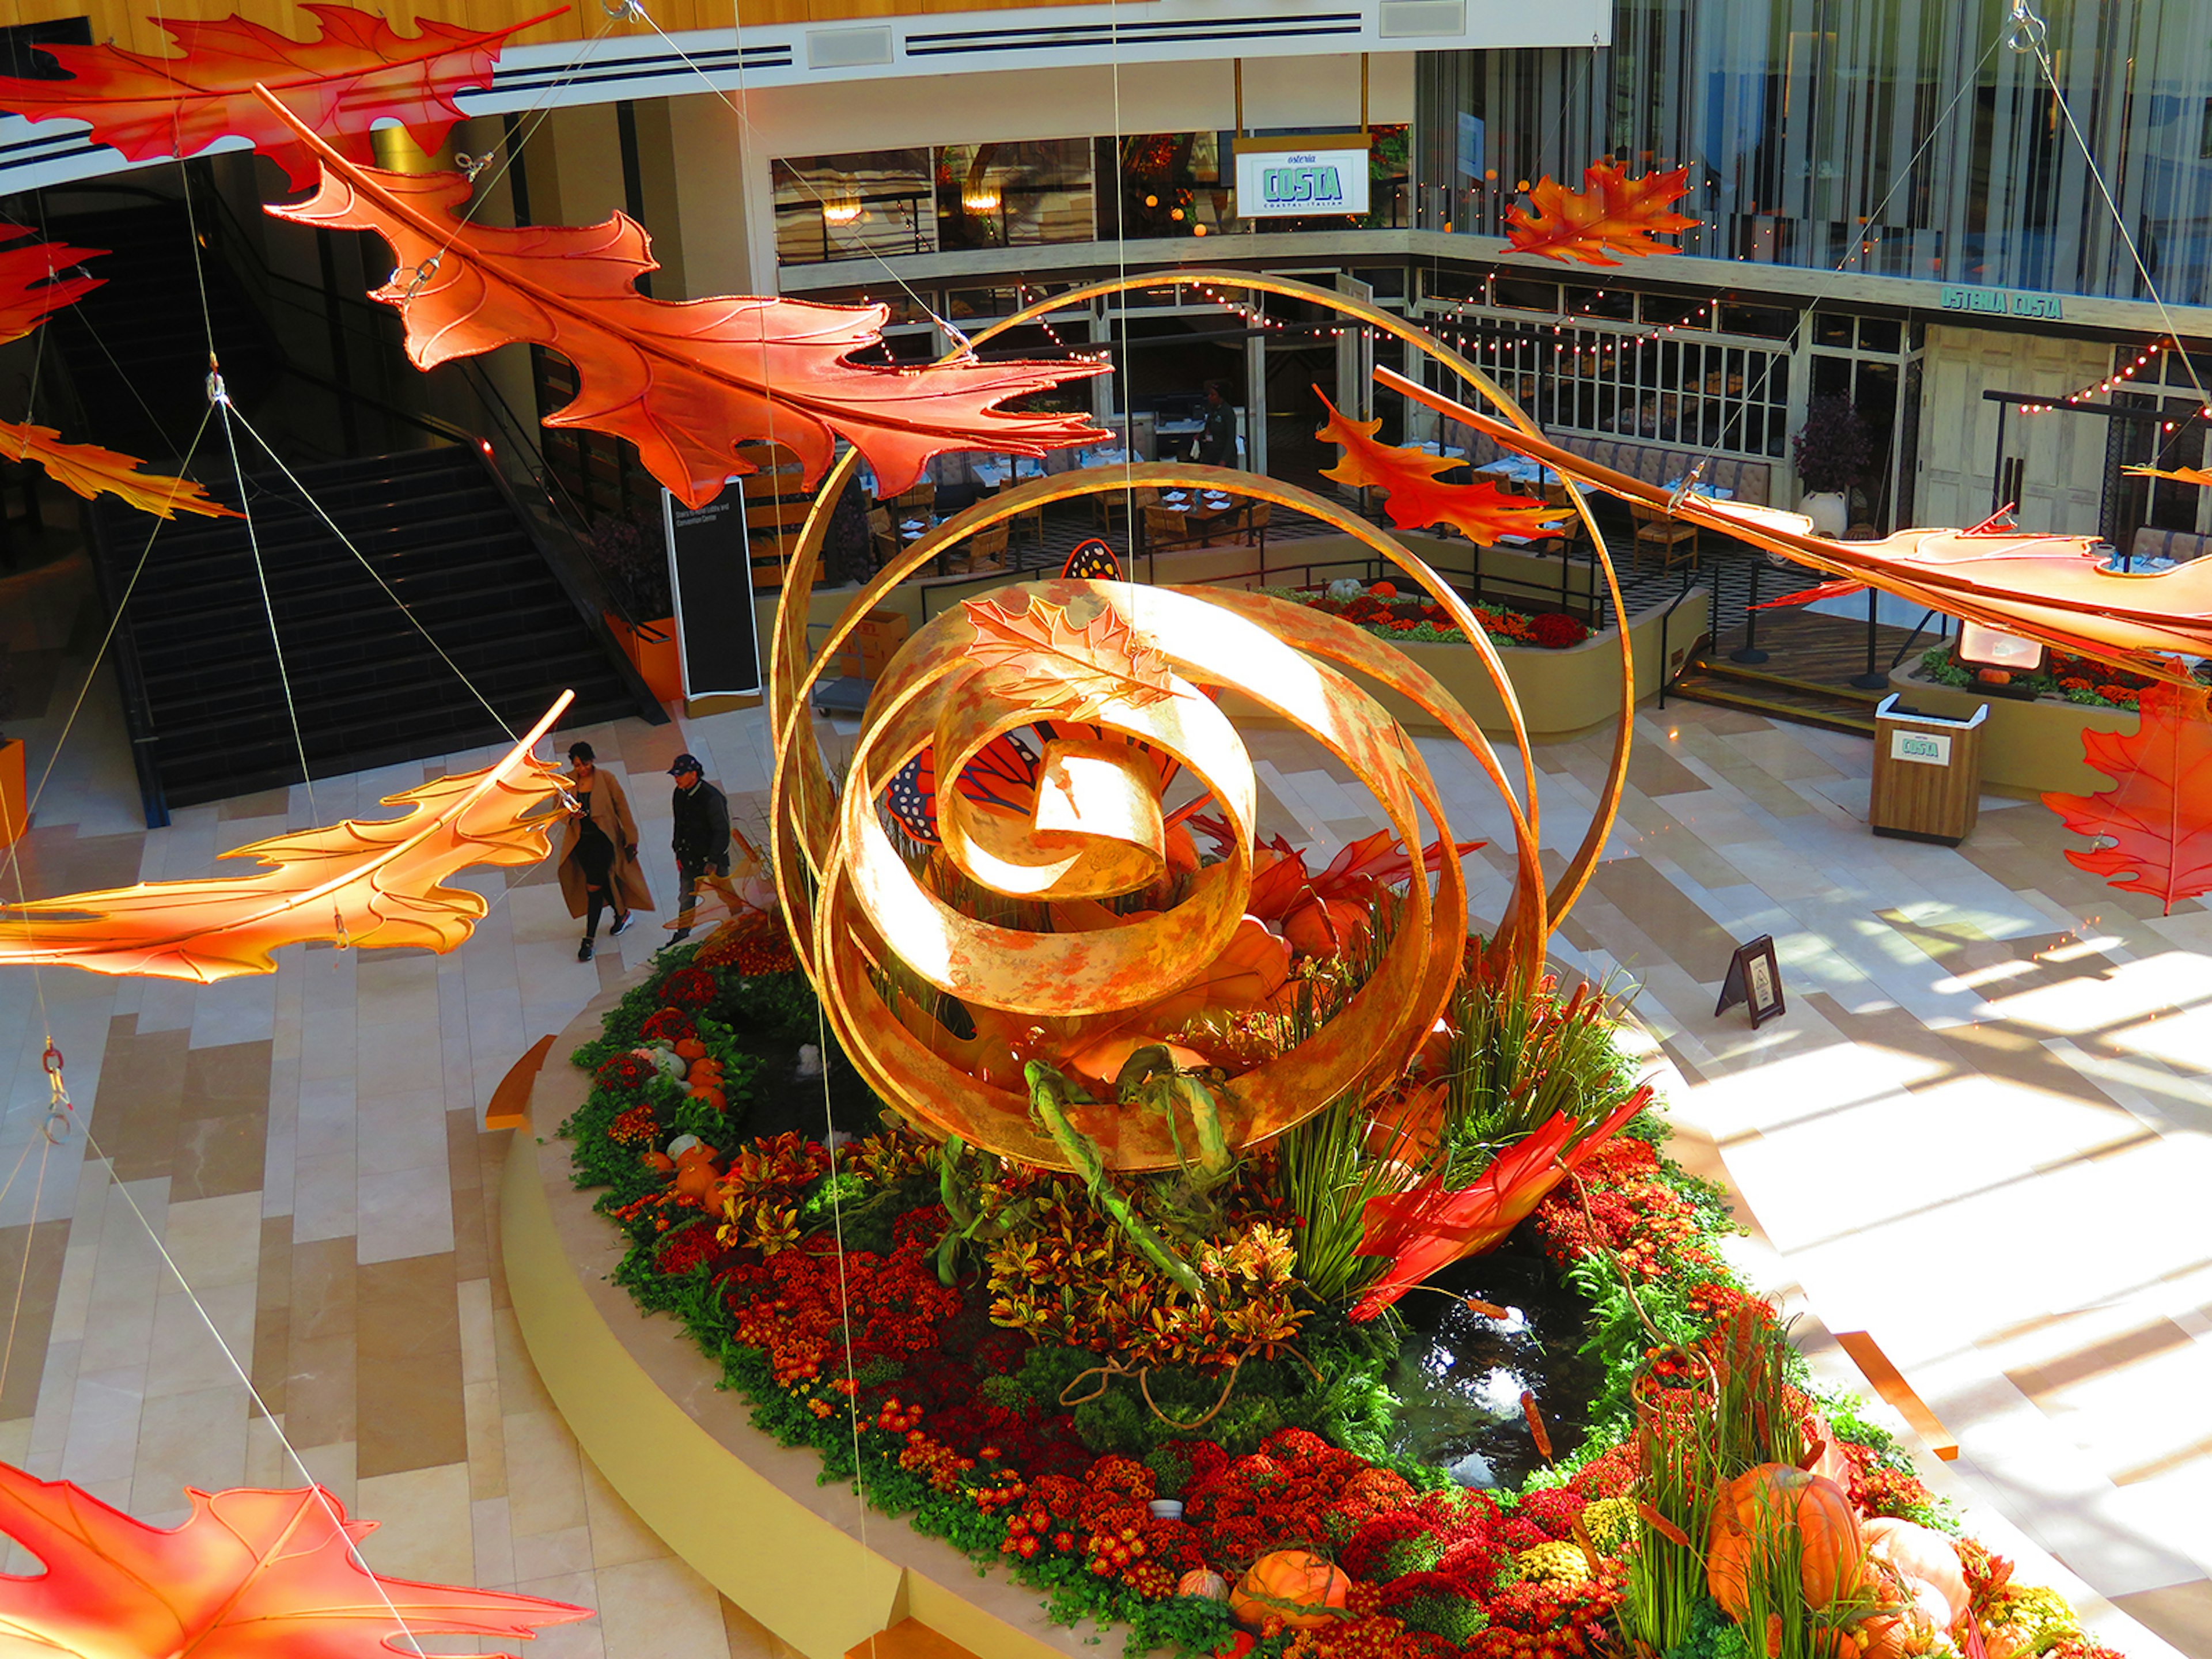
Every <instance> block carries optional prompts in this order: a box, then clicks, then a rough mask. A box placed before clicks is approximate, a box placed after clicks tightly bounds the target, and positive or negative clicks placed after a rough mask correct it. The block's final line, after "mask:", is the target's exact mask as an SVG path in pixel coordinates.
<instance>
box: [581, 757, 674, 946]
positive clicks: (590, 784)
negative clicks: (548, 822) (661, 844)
mask: <svg viewBox="0 0 2212 1659" xmlns="http://www.w3.org/2000/svg"><path fill="white" fill-rule="evenodd" d="M592 760H593V757H592V745H591V744H588V743H575V744H570V745H569V747H568V761H569V764H570V766H571V767H572V768H573V770H572V771H571V773H570V775H569V778H568V790H569V793H571V794H573V795H574V796H575V798H576V810H575V811H574V812H571V813H570V814H569V815H568V825H567V827H566V828H565V829H563V830H562V834H561V896H562V897H563V898H565V899H566V900H568V914H569V915H572V916H582V917H583V918H584V942H583V943H582V944H581V945H578V946H577V947H576V960H577V961H579V962H589V961H590V960H591V959H592V951H593V950H594V949H595V948H597V947H596V944H595V941H596V940H597V939H598V938H599V913H600V912H601V911H602V910H604V909H605V908H606V907H607V906H608V905H609V904H610V903H611V904H612V905H613V906H614V908H615V925H614V926H613V927H611V928H610V929H609V930H608V936H609V937H610V938H611V937H613V935H615V934H617V933H621V932H622V931H623V929H624V928H626V927H629V918H630V912H631V911H633V910H650V909H651V908H653V894H652V892H651V890H648V889H647V886H646V884H645V872H643V871H642V870H641V869H639V868H638V866H637V820H636V819H635V818H633V817H631V816H630V813H629V796H628V795H626V794H624V793H623V787H622V784H621V783H620V781H617V779H615V778H614V777H613V776H611V775H609V774H607V773H605V772H602V771H600V770H599V768H598V767H597V766H595V765H594V764H593V763H592Z"/></svg>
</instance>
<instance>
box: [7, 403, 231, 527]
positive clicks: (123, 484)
mask: <svg viewBox="0 0 2212 1659" xmlns="http://www.w3.org/2000/svg"><path fill="white" fill-rule="evenodd" d="M61 437H62V435H61V434H60V433H58V432H57V431H55V430H54V429H53V428H52V427H46V426H17V425H15V423H14V422H9V421H0V455H4V456H6V457H7V458H8V459H9V460H11V461H36V462H38V464H39V465H41V466H43V467H45V468H46V476H47V477H50V478H52V480H53V481H54V482H55V483H58V484H62V485H64V486H66V487H67V488H69V489H74V490H75V491H76V493H77V494H78V495H82V496H83V497H84V498H85V500H87V501H90V500H91V499H92V498H93V497H94V496H95V495H114V496H117V497H119V498H120V499H121V500H123V501H128V502H129V503H130V504H131V506H133V507H137V509H138V510H139V511H140V512H142V513H152V514H154V516H155V517H156V518H159V519H173V518H175V517H176V516H177V514H178V513H199V514H201V515H203V516H204V517H206V518H210V519H235V518H237V517H239V516H240V514H239V513H237V512H236V511H234V509H232V508H230V507H225V506H224V505H223V504H222V502H221V501H210V499H209V498H208V495H207V492H206V491H205V490H204V489H201V488H200V487H199V485H197V484H196V483H193V482H192V481H191V479H190V478H172V477H167V476H165V475H164V474H162V473H159V472H141V471H139V470H138V469H139V468H140V467H142V466H143V465H146V463H145V462H143V461H142V460H140V459H138V458H137V456H136V455H118V454H117V453H115V452H114V451H113V450H112V449H102V448H100V446H99V445H97V444H65V443H64V442H63V441H61Z"/></svg>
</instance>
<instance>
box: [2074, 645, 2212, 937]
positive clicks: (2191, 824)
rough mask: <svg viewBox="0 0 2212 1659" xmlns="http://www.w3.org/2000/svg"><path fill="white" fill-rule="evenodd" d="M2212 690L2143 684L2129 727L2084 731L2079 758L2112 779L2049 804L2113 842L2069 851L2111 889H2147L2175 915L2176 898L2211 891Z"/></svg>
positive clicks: (2079, 827) (2082, 831)
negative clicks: (2105, 785) (2097, 788)
mask: <svg viewBox="0 0 2212 1659" xmlns="http://www.w3.org/2000/svg"><path fill="white" fill-rule="evenodd" d="M2208 701H2212V688H2207V687H2204V686H2196V687H2188V686H2177V685H2167V684H2154V685H2151V686H2148V687H2146V688H2145V689H2144V691H2143V694H2142V699H2141V702H2140V704H2139V708H2140V709H2141V717H2140V719H2139V720H2138V722H2137V725H2136V729H2135V730H2134V731H2133V732H2082V734H2081V749H2082V756H2083V758H2084V759H2086V760H2087V762H2088V763H2089V764H2090V765H2091V766H2093V767H2095V768H2096V769H2097V770H2099V771H2100V772H2102V773H2104V774H2105V775H2106V776H2107V777H2109V778H2111V779H2112V787H2111V788H2109V789H2103V790H2100V791H2098V793H2095V794H2093V795H2067V794H2059V793H2051V794H2046V795H2045V796H2044V798H2043V804H2044V805H2045V806H2048V807H2049V808H2050V809H2051V811H2054V812H2056V813H2057V814H2058V816H2059V817H2062V818H2063V819H2064V820H2065V821H2066V827H2067V828H2068V829H2071V830H2073V831H2074V832H2075V834H2077V835H2083V836H2102V837H2103V838H2104V839H2105V840H2106V841H2107V842H2111V843H2112V844H2111V845H2110V846H2103V847H2098V848H2094V849H2093V850H2092V851H2089V852H2087V853H2077V852H2073V851H2069V852H2068V853H2067V854H2066V856H2067V859H2068V860H2069V861H2070V862H2071V863H2073V864H2074V865H2075V866H2078V867H2079V868H2081V869H2083V870H2087V871H2089V872H2092V873H2093V874H2095V875H2100V876H2103V877H2105V878H2106V879H2107V880H2108V881H2109V882H2110V883H2111V884H2112V886H2114V887H2119V888H2124V889H2126V890H2129V891H2130V892H2136V893H2148V894H2151V895H2152V896H2154V897H2155V898H2157V899H2158V900H2159V902H2160V903H2162V904H2163V905H2165V907H2166V914H2168V915H2172V911H2173V906H2174V902H2175V901H2176V900H2177V899H2185V898H2195V897H2196V896H2197V895H2198V894H2200V893H2206V892H2212V708H2208V707H2207V704H2208Z"/></svg>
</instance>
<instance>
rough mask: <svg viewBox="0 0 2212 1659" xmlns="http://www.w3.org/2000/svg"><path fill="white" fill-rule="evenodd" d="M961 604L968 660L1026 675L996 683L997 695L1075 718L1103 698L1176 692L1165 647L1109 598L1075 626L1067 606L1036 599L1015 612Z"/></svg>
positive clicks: (1146, 700) (1145, 698) (1141, 701)
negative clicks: (970, 632) (1138, 629)
mask: <svg viewBox="0 0 2212 1659" xmlns="http://www.w3.org/2000/svg"><path fill="white" fill-rule="evenodd" d="M965 609H966V611H967V612H968V622H969V626H970V627H972V628H973V629H975V645H974V647H972V648H971V649H970V650H969V653H968V659H969V661H970V662H973V663H975V664H976V665H978V666H980V667H985V668H1001V667H1003V668H1012V669H1013V670H1015V671H1017V672H1018V673H1020V674H1024V675H1025V676H1026V678H1018V679H1014V680H1012V681H1009V682H1008V683H1007V684H1006V685H1005V686H1004V687H1003V688H1001V689H1000V690H999V692H998V695H999V696H1002V697H1006V698H1008V699H1010V700H1012V701H1016V702H1036V706H1037V707H1038V708H1039V709H1040V710H1043V709H1050V710H1051V711H1053V712H1054V713H1057V714H1064V715H1066V717H1067V718H1068V719H1069V720H1089V719H1090V718H1091V717H1092V716H1093V715H1095V714H1097V713H1098V712H1099V710H1100V709H1101V708H1103V707H1104V706H1105V705H1106V704H1108V703H1109V702H1127V703H1129V704H1131V705H1132V706H1133V707H1135V708H1144V707H1146V705H1147V704H1150V703H1156V702H1166V701H1167V700H1168V699H1169V698H1170V697H1172V696H1175V689H1174V687H1173V686H1172V685H1170V684H1169V674H1168V659H1167V658H1166V656H1165V654H1164V653H1162V652H1161V651H1159V650H1158V648H1157V647H1153V646H1149V645H1146V644H1144V643H1143V642H1141V641H1139V639H1138V638H1137V636H1136V635H1135V633H1134V631H1133V630H1132V629H1131V628H1130V626H1129V623H1128V619H1127V617H1123V616H1122V615H1121V612H1119V611H1115V609H1114V608H1113V607H1112V606H1110V605H1108V606H1105V607H1103V608H1102V609H1101V610H1100V611H1099V612H1098V614H1097V616H1095V617H1092V618H1091V620H1090V621H1089V622H1088V623H1085V624H1084V625H1083V626H1082V627H1081V628H1078V627H1075V626H1074V625H1073V623H1070V622H1069V621H1068V620H1067V608H1066V606H1065V605H1052V604H1049V603H1048V602H1047V601H1045V600H1043V599H1031V600H1030V602H1029V605H1028V606H1027V608H1026V609H1024V610H1021V611H1010V610H1008V609H1007V608H1006V606H1004V605H1000V603H999V602H998V601H997V600H995V599H969V600H968V601H967V602H966V605H965ZM1040 699H1043V700H1044V701H1039V700H1040Z"/></svg>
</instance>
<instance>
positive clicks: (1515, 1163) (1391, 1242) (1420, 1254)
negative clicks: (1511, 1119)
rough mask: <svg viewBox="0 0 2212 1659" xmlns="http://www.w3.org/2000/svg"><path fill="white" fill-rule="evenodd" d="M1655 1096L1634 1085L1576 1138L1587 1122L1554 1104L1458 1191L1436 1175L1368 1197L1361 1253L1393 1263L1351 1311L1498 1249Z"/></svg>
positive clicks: (1382, 1304) (1368, 1310)
mask: <svg viewBox="0 0 2212 1659" xmlns="http://www.w3.org/2000/svg"><path fill="white" fill-rule="evenodd" d="M1650 1100H1651V1091H1650V1089H1648V1088H1644V1089H1638V1090H1637V1091H1635V1092H1634V1093H1633V1094H1632V1095H1630V1096H1629V1097H1628V1098H1627V1099H1626V1100H1625V1101H1623V1102H1621V1103H1620V1106H1619V1107H1617V1108H1616V1109H1614V1110H1613V1115H1611V1116H1610V1117H1608V1118H1607V1119H1606V1120H1605V1121H1604V1122H1602V1123H1601V1124H1599V1125H1598V1126H1597V1127H1595V1128H1594V1129H1592V1130H1591V1131H1590V1132H1589V1133H1588V1134H1586V1135H1583V1137H1582V1139H1579V1140H1577V1139H1575V1137H1576V1136H1577V1133H1579V1132H1580V1131H1581V1129H1582V1127H1583V1126H1582V1123H1581V1121H1580V1120H1578V1119H1576V1118H1571V1117H1569V1116H1568V1115H1566V1114H1565V1112H1555V1113H1553V1115H1552V1116H1551V1117H1550V1119H1549V1120H1547V1121H1546V1122H1545V1123H1544V1124H1543V1125H1542V1126H1541V1127H1539V1128H1538V1129H1536V1130H1535V1131H1534V1133H1532V1134H1530V1135H1529V1136H1528V1138H1527V1139H1524V1140H1522V1141H1520V1142H1519V1143H1518V1144H1516V1145H1515V1146H1509V1147H1507V1148H1506V1149H1505V1150H1504V1152H1500V1153H1499V1154H1498V1156H1497V1158H1494V1159H1493V1160H1492V1163H1491V1165H1490V1167H1489V1168H1488V1169H1486V1170H1484V1171H1483V1172H1482V1173H1481V1174H1480V1176H1476V1177H1475V1179H1474V1182H1472V1183H1471V1184H1469V1185H1468V1186H1465V1187H1462V1188H1458V1189H1457V1190H1456V1191H1447V1190H1446V1188H1445V1187H1444V1183H1443V1176H1434V1177H1432V1178H1431V1179H1430V1180H1428V1181H1426V1182H1423V1183H1422V1184H1421V1185H1420V1186H1419V1187H1416V1188H1413V1190H1412V1191H1411V1192H1407V1193H1389V1194H1383V1196H1381V1197H1377V1198H1370V1199H1369V1200H1367V1207H1366V1210H1365V1212H1364V1218H1365V1223H1366V1225H1365V1227H1364V1231H1363V1233H1362V1235H1361V1237H1360V1241H1359V1254H1360V1255H1387V1256H1389V1257H1390V1258H1391V1261H1390V1268H1389V1272H1388V1273H1384V1274H1383V1277H1382V1278H1381V1279H1378V1280H1376V1283H1375V1285H1374V1287H1373V1288H1372V1289H1371V1290H1370V1291H1368V1292H1367V1294H1366V1295H1365V1296H1364V1297H1361V1298H1360V1300H1359V1304H1358V1306H1357V1307H1355V1308H1353V1309H1352V1318H1354V1319H1356V1320H1364V1319H1372V1318H1374V1317H1375V1316H1376V1315H1377V1314H1379V1313H1381V1312H1382V1311H1383V1309H1385V1308H1387V1307H1389V1305H1390V1304H1392V1303H1393V1302H1395V1301H1396V1300H1397V1299H1398V1298H1399V1297H1401V1296H1403V1295H1405V1293H1406V1292H1407V1291H1410V1290H1412V1289H1413V1286H1414V1285H1418V1284H1419V1283H1420V1282H1421V1281H1422V1280H1423V1279H1426V1278H1427V1277H1428V1276H1429V1275H1430V1274H1431V1273H1434V1272H1436V1271H1437V1268H1439V1267H1445V1266H1447V1265H1449V1263H1451V1262H1454V1261H1458V1260H1459V1259H1460V1258H1461V1257H1462V1256H1468V1255H1481V1254H1482V1253H1483V1252H1484V1251H1485V1250H1489V1249H1496V1248H1497V1247H1498V1244H1499V1243H1501V1242H1503V1240H1504V1237H1505V1235H1506V1234H1508V1233H1510V1232H1511V1231H1513V1230H1514V1229H1515V1228H1516V1227H1517V1226H1519V1225H1521V1223H1522V1221H1523V1220H1525V1219H1526V1218H1528V1214H1529V1212H1531V1211H1533V1210H1534V1208H1535V1207H1536V1206H1538V1205H1539V1204H1541V1203H1542V1202H1543V1201H1544V1198H1545V1196H1546V1194H1548V1193H1550V1191H1551V1190H1552V1188H1554V1187H1556V1186H1558V1185H1559V1183H1560V1182H1562V1181H1565V1179H1566V1178H1567V1177H1568V1176H1570V1175H1571V1174H1572V1173H1573V1172H1574V1171H1575V1170H1576V1169H1577V1168H1578V1167H1579V1166H1580V1165H1581V1164H1582V1163H1583V1160H1584V1159H1585V1158H1589V1155H1590V1154H1591V1153H1592V1152H1595V1151H1596V1150H1597V1149H1598V1148H1599V1147H1600V1146H1603V1145H1604V1144H1605V1143H1606V1141H1607V1140H1608V1139H1611V1138H1612V1136H1613V1133H1614V1132H1615V1131H1616V1130H1618V1129H1619V1128H1620V1126H1621V1125H1622V1124H1624V1123H1626V1122H1627V1121H1628V1120H1629V1119H1631V1118H1632V1117H1634V1116H1635V1115H1637V1113H1638V1112H1640V1111H1642V1110H1643V1109H1644V1107H1645V1106H1647V1105H1649V1104H1650ZM1570 1142H1572V1143H1573V1144H1572V1145H1571V1146H1570V1145H1569V1143H1570Z"/></svg>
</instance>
